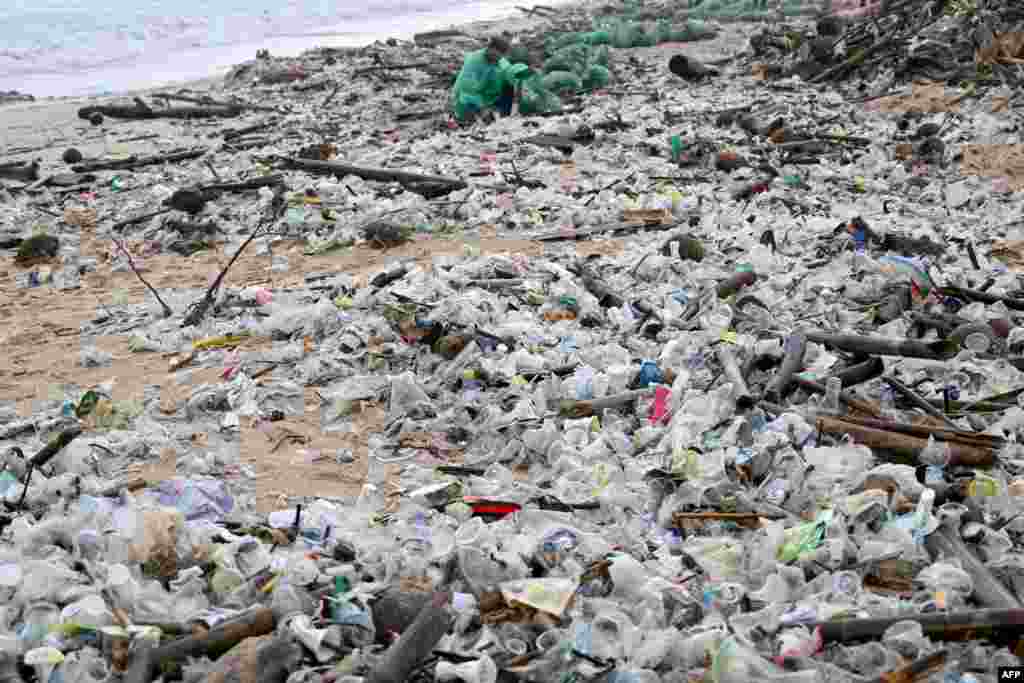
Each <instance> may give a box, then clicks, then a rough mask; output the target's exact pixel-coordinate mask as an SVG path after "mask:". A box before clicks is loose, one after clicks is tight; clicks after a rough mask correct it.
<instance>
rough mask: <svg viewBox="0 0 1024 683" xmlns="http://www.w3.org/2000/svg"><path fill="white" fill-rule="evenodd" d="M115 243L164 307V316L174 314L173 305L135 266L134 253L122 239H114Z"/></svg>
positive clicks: (130, 266) (141, 280)
mask: <svg viewBox="0 0 1024 683" xmlns="http://www.w3.org/2000/svg"><path fill="white" fill-rule="evenodd" d="M114 244H115V245H116V246H117V248H118V249H120V250H121V253H122V254H124V256H125V258H126V259H128V267H129V268H131V269H132V272H133V273H135V277H137V278H139V282H141V283H142V284H144V285H146V289H148V290H149V291H150V293H151V294H152V295H153V296H154V297H155V298H156V300H157V302H158V303H159V304H160V307H161V308H163V313H164V317H165V318H170V317H171V316H172V315H174V311H172V310H171V307H170V306H168V305H167V303H166V302H164V300H163V299H162V298H160V293H159V292H157V291H156V290H155V289H154V288H153V285H151V284H149V282H147V281H146V278H144V277H142V273H140V272H139V269H138V268H136V267H135V259H133V258H132V255H131V254H130V253H128V250H127V249H126V248H125V246H124V243H122V242H121V240H114Z"/></svg>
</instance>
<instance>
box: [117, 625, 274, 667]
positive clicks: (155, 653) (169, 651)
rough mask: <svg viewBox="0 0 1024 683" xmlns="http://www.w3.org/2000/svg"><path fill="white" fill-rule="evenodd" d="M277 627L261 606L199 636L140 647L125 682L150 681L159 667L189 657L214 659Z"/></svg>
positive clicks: (271, 631)
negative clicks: (156, 645)
mask: <svg viewBox="0 0 1024 683" xmlns="http://www.w3.org/2000/svg"><path fill="white" fill-rule="evenodd" d="M275 627H276V619H275V618H274V613H273V611H272V610H271V609H270V608H269V607H264V608H261V609H257V610H254V611H251V612H249V613H246V614H244V615H242V616H241V618H238V619H234V620H232V621H228V622H225V623H223V624H221V625H220V626H218V627H216V628H214V629H212V630H210V631H207V632H205V633H203V634H202V635H195V636H189V637H187V638H179V639H178V640H172V641H171V642H169V643H167V644H165V645H160V646H159V647H156V648H153V649H150V650H143V651H142V652H140V653H139V655H138V656H136V657H135V658H134V660H133V661H132V665H131V668H129V669H128V671H127V672H126V673H125V676H124V680H125V683H151V681H153V680H154V679H156V678H157V676H158V675H159V673H160V670H161V668H162V667H165V666H167V665H169V664H174V663H178V662H183V661H185V660H186V659H188V658H189V657H211V658H216V657H219V656H220V655H222V654H224V653H225V652H227V651H228V650H230V649H231V648H233V647H234V646H235V645H238V643H240V642H242V641H243V640H245V639H246V638H255V637H259V636H265V635H267V634H269V633H273V631H274V628H275Z"/></svg>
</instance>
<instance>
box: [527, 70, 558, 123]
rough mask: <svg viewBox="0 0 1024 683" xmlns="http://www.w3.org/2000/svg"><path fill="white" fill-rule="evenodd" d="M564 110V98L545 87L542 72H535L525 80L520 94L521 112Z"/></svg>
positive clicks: (541, 112)
mask: <svg viewBox="0 0 1024 683" xmlns="http://www.w3.org/2000/svg"><path fill="white" fill-rule="evenodd" d="M561 110H562V100H561V99H560V98H559V97H558V95H556V94H555V93H553V92H551V91H550V90H549V89H547V88H546V87H544V80H543V77H542V76H541V75H540V74H533V75H532V76H529V77H528V78H526V79H525V80H524V81H523V85H522V90H521V91H520V95H519V113H520V114H526V115H528V114H546V113H551V112H558V111H561Z"/></svg>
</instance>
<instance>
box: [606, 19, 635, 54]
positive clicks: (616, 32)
mask: <svg viewBox="0 0 1024 683" xmlns="http://www.w3.org/2000/svg"><path fill="white" fill-rule="evenodd" d="M634 34H635V31H634V27H633V25H632V24H630V23H629V22H626V21H620V22H619V23H618V25H616V26H615V28H614V29H612V46H613V47H617V48H621V49H626V48H631V47H633V36H634Z"/></svg>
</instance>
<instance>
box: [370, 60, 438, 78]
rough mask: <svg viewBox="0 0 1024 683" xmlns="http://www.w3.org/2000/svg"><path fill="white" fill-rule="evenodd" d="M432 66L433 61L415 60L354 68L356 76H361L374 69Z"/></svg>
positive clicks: (372, 71)
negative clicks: (412, 62) (405, 62)
mask: <svg viewBox="0 0 1024 683" xmlns="http://www.w3.org/2000/svg"><path fill="white" fill-rule="evenodd" d="M430 66H434V63H433V62H416V63H414V64H383V65H381V66H367V67H364V68H362V69H356V73H355V75H356V76H362V75H363V74H369V73H374V72H376V71H401V70H403V69H425V68H427V67H430Z"/></svg>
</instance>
